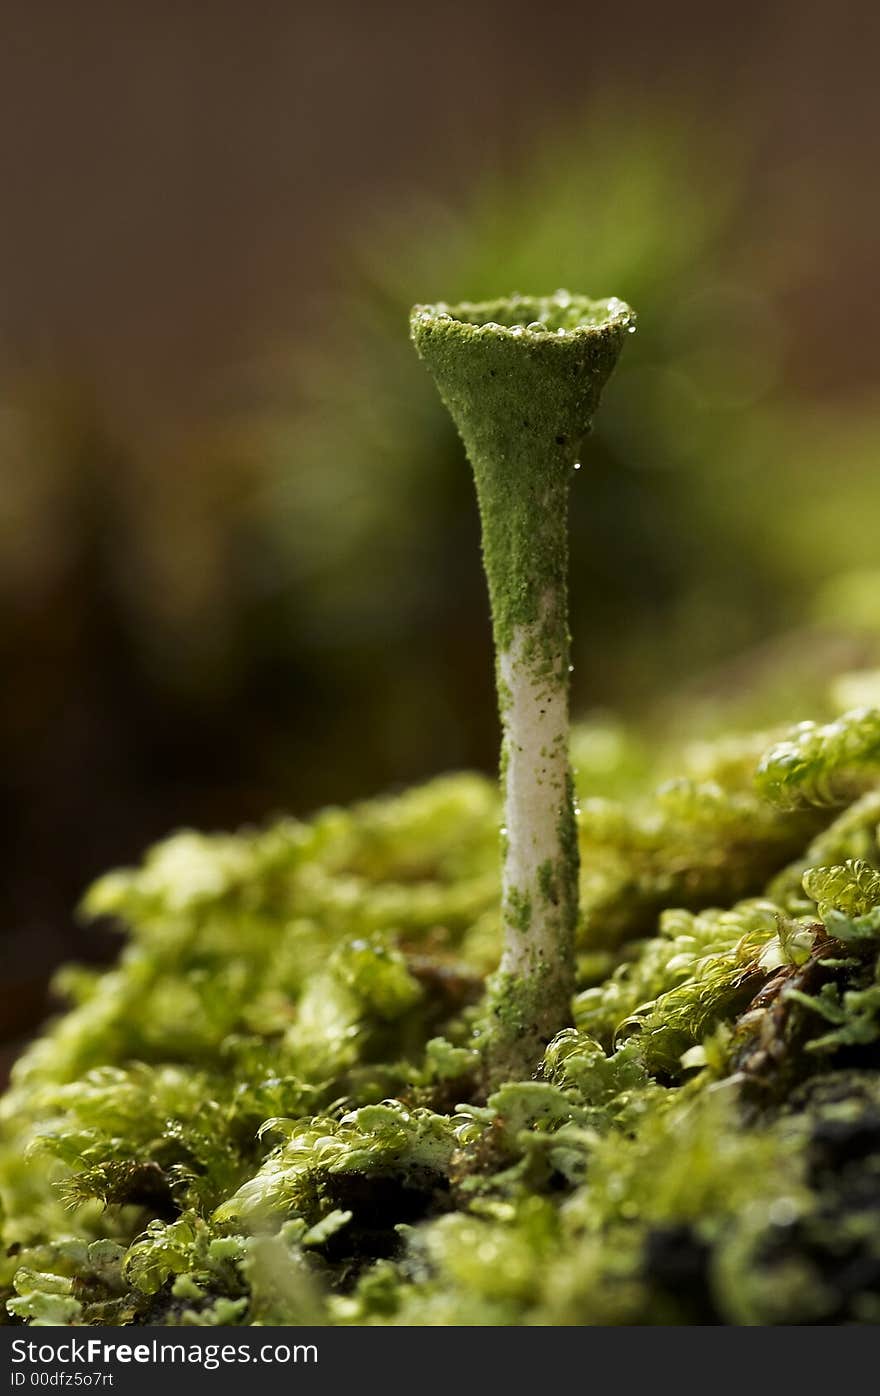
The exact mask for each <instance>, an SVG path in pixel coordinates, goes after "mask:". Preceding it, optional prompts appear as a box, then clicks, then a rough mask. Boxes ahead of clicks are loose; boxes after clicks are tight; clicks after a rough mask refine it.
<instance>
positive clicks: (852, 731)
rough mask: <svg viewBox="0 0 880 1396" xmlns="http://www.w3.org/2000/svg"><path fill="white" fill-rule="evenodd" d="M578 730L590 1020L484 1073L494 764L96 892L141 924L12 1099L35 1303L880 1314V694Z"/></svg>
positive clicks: (582, 945)
mask: <svg viewBox="0 0 880 1396" xmlns="http://www.w3.org/2000/svg"><path fill="white" fill-rule="evenodd" d="M573 748H574V760H575V765H576V766H577V767H578V768H579V770H580V772H581V775H580V777H579V780H581V781H582V782H583V790H582V792H581V797H582V798H581V806H580V810H579V837H580V844H581V861H582V867H583V869H584V871H583V873H582V886H581V924H580V929H579V962H578V965H579V989H578V994H577V997H576V999H575V1001H574V1012H573V1025H572V1026H571V1027H570V1028H569V1029H567V1030H566V1031H565V1032H563V1033H562V1034H561V1035H560V1036H559V1037H557V1038H556V1039H555V1040H554V1041H553V1042H552V1043H551V1044H550V1045H549V1046H548V1048H547V1051H546V1054H545V1056H544V1059H543V1061H542V1062H536V1063H535V1072H534V1076H533V1078H532V1079H531V1080H528V1081H518V1082H511V1083H508V1084H505V1085H503V1086H502V1087H501V1088H500V1089H498V1090H495V1091H494V1092H493V1093H492V1094H490V1095H489V1097H488V1099H487V1098H486V1096H485V1092H484V1090H483V1089H482V1086H481V1080H482V1073H481V1061H480V1056H479V1053H478V1051H477V1050H476V1047H475V1040H476V1039H475V1037H474V1026H475V1023H476V1022H477V1019H478V1016H479V1012H480V1002H481V997H482V992H483V982H484V979H485V977H486V975H487V974H488V973H489V972H491V970H492V969H493V968H494V966H495V964H496V963H497V958H498V953H499V906H498V902H499V889H498V872H497V866H498V845H499V822H500V821H499V804H498V795H497V790H496V787H495V784H494V783H493V782H491V781H489V780H488V779H484V778H482V777H479V776H476V775H454V776H450V777H446V778H442V779H438V780H435V781H432V782H431V783H429V784H427V785H425V786H422V787H421V788H418V789H414V790H411V791H408V792H406V793H404V794H401V795H399V796H395V797H392V798H387V799H381V800H376V801H373V802H370V803H367V804H362V805H359V806H356V807H354V808H351V809H328V810H325V811H323V812H322V813H320V814H318V815H317V816H316V817H315V818H313V819H311V820H309V821H307V822H297V821H294V820H284V821H281V822H280V823H276V824H274V825H273V826H271V827H268V828H266V829H262V830H246V831H244V832H242V833H240V834H237V835H231V836H227V835H214V836H205V835H201V834H197V833H192V832H184V833H180V834H177V835H175V836H174V837H172V838H171V839H169V840H167V841H166V842H164V843H162V844H160V845H159V846H158V847H157V848H155V849H153V850H152V851H151V852H150V853H149V854H148V855H147V857H146V859H145V861H144V863H143V865H142V866H141V867H140V868H138V869H135V870H133V871H125V872H118V873H113V874H111V875H109V876H108V877H105V878H104V879H102V880H101V881H100V882H99V883H98V884H97V885H96V886H95V887H94V888H93V889H92V890H91V892H90V893H89V895H88V897H87V899H86V902H85V912H86V914H88V915H91V916H96V917H97V916H100V917H111V918H113V919H114V920H115V921H117V922H118V924H119V925H120V927H121V928H122V929H123V931H124V934H125V937H126V945H125V948H124V949H123V951H122V953H121V956H120V958H119V961H118V963H117V964H116V966H115V967H113V968H112V969H110V970H109V971H106V972H93V971H86V970H84V969H79V968H74V969H70V970H67V971H65V972H64V973H63V974H62V975H61V976H60V980H59V990H60V992H62V993H63V994H64V995H65V996H66V997H67V999H68V1000H69V1003H70V1007H69V1008H68V1010H67V1011H66V1012H65V1014H64V1015H63V1016H61V1017H59V1018H58V1019H57V1020H56V1021H55V1022H54V1023H53V1024H51V1025H50V1026H49V1027H48V1029H47V1030H46V1032H45V1034H44V1035H43V1036H42V1037H41V1038H40V1039H39V1040H37V1041H36V1042H34V1043H33V1044H32V1046H31V1047H30V1048H29V1050H28V1051H27V1052H26V1053H25V1054H24V1056H23V1057H22V1058H21V1060H20V1061H19V1062H18V1064H17V1067H16V1069H15V1072H14V1078H13V1083H12V1086H11V1088H10V1090H9V1092H8V1094H7V1095H6V1097H5V1098H4V1100H3V1103H2V1123H0V1129H2V1135H0V1199H2V1212H0V1220H2V1232H3V1252H2V1260H0V1267H2V1268H0V1287H2V1289H3V1306H2V1307H3V1309H4V1310H5V1313H6V1317H7V1321H9V1322H13V1323H20V1322H30V1323H33V1324H44V1323H55V1324H57V1323H65V1324H124V1323H153V1324H155V1323H159V1324H175V1325H181V1324H184V1325H185V1324H249V1323H264V1324H265V1323H285V1324H352V1323H355V1324H406V1325H414V1324H419V1325H420V1324H501V1325H504V1324H543V1325H546V1324H682V1323H683V1324H703V1323H728V1324H729V1323H733V1324H791V1323H794V1324H805V1323H835V1322H845V1323H853V1322H856V1323H872V1322H875V1321H877V1320H878V1319H880V1073H878V1064H880V1050H878V1043H880V976H878V966H880V959H878V954H880V845H878V825H880V710H877V709H873V708H862V709H858V710H856V711H854V712H850V713H847V714H845V715H844V716H842V717H839V718H837V719H836V720H834V721H832V722H831V723H829V724H827V725H825V726H820V725H813V724H801V725H800V726H799V727H797V728H795V729H793V730H792V731H790V732H788V733H786V732H784V731H783V732H773V731H771V732H769V733H763V734H758V735H756V736H748V735H746V736H737V737H734V738H731V737H725V738H724V739H723V740H720V741H718V742H716V743H714V744H706V743H700V744H699V745H695V746H690V747H687V748H684V749H682V750H680V751H678V752H676V753H674V754H673V755H670V753H669V751H668V750H667V751H666V752H665V753H664V756H663V759H662V762H659V763H653V762H652V761H649V760H648V759H647V758H646V757H645V754H644V747H643V745H642V744H640V743H639V742H637V741H636V740H635V739H634V738H633V737H632V736H631V735H630V734H628V733H627V732H626V731H624V730H623V729H621V728H620V727H618V726H616V725H614V724H610V723H605V722H602V723H595V724H593V725H592V726H586V727H582V728H579V729H577V730H576V732H575V736H574V741H573ZM676 769H677V770H678V771H679V772H681V774H680V775H679V776H678V777H677V778H675V779H672V780H669V779H668V778H667V779H660V777H662V776H667V775H668V772H669V771H670V770H676ZM597 792H598V793H597ZM588 794H589V795H590V798H587V795H588Z"/></svg>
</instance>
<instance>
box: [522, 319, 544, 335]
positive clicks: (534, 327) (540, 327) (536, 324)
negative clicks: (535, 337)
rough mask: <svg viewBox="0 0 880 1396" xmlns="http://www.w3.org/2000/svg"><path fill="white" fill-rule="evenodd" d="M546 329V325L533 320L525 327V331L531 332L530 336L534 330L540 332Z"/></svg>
mask: <svg viewBox="0 0 880 1396" xmlns="http://www.w3.org/2000/svg"><path fill="white" fill-rule="evenodd" d="M546 328H547V327H546V325H544V324H542V322H541V321H540V320H533V321H532V323H531V324H530V325H526V329H527V330H531V332H532V334H534V333H535V331H536V330H539V331H540V330H544V329H546Z"/></svg>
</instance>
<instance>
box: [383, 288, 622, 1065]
mask: <svg viewBox="0 0 880 1396" xmlns="http://www.w3.org/2000/svg"><path fill="white" fill-rule="evenodd" d="M410 325H411V332H412V337H413V340H414V343H415V346H416V349H417V351H418V353H419V355H420V356H421V358H422V359H423V360H424V362H425V364H426V366H427V367H428V369H429V370H430V372H431V374H432V376H433V378H434V380H435V382H436V384H437V387H438V389H439V391H440V395H441V397H442V399H443V401H444V403H445V404H446V406H447V408H448V409H449V412H450V414H451V416H452V418H453V420H454V421H455V424H456V426H457V427H458V430H459V433H460V435H461V438H462V440H463V442H464V445H465V449H466V451H467V454H468V458H469V460H470V463H471V466H472V468H473V472H474V479H475V482H476V488H477V498H478V502H479V508H480V518H481V523H482V536H483V559H484V564H485V569H486V577H487V580H488V585H489V598H490V603H491V609H492V627H493V634H494V640H495V653H496V671H497V686H498V699H499V711H500V717H501V725H502V762H501V765H502V781H503V785H504V812H505V825H504V854H503V878H502V883H503V888H502V912H503V922H504V951H503V956H502V960H501V965H500V967H499V969H498V972H497V973H496V975H495V976H494V977H493V980H492V983H491V985H490V989H489V994H488V999H487V1006H488V1012H487V1015H486V1022H485V1026H484V1029H483V1031H484V1034H485V1046H486V1057H487V1063H488V1075H489V1079H490V1080H501V1079H510V1077H511V1076H515V1075H520V1074H523V1073H527V1074H531V1072H532V1071H533V1070H534V1069H535V1067H536V1065H537V1063H538V1061H539V1059H540V1056H541V1053H542V1052H543V1049H544V1047H545V1046H546V1044H547V1042H548V1041H550V1039H551V1038H552V1037H553V1036H554V1035H555V1034H556V1033H557V1032H558V1031H559V1030H560V1029H561V1028H563V1027H564V1026H566V1024H567V1023H568V1022H569V1019H570V1001H571V996H572V993H573V989H574V941H575V930H576V926H577V917H578V849H577V836H576V827H575V811H574V798H573V789H572V779H571V771H570V767H569V759H568V725H569V718H568V688H569V671H570V653H569V651H570V639H569V630H568V492H569V486H570V483H571V479H572V473H573V470H574V469H575V468H576V467H577V466H578V465H579V464H580V454H581V448H582V445H583V442H584V438H585V437H586V436H587V434H588V432H589V430H590V426H591V423H592V418H593V414H594V412H595V410H596V407H597V406H598V402H599V396H600V394H601V391H602V388H603V387H604V385H605V383H606V381H607V379H608V377H609V375H610V373H611V371H612V369H613V368H614V365H615V364H616V362H617V358H618V355H619V353H620V350H621V347H622V345H623V343H624V342H625V339H626V336H627V335H628V334H629V333H631V332H632V331H633V330H634V328H635V317H634V315H633V312H632V311H631V310H630V308H629V306H627V305H626V304H624V302H623V301H621V300H618V299H616V298H613V299H610V300H600V301H594V300H589V299H587V297H585V296H579V295H571V294H569V293H568V292H567V291H558V292H557V293H556V294H555V295H554V296H547V297H528V296H511V297H509V298H507V299H504V300H497V301H487V302H484V303H482V304H472V303H470V302H464V303H462V304H461V305H454V306H452V305H445V304H440V305H434V306H428V305H418V306H416V307H415V309H414V310H413V312H412V315H411V319H410Z"/></svg>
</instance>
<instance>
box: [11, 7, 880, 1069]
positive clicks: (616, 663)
mask: <svg viewBox="0 0 880 1396" xmlns="http://www.w3.org/2000/svg"><path fill="white" fill-rule="evenodd" d="M3 10H4V20H5V23H4V31H5V34H4V44H3V51H2V56H0V190H2V217H0V650H2V662H3V684H2V690H0V763H2V770H3V773H4V776H5V780H6V785H7V789H8V794H9V798H8V800H7V802H6V808H7V819H6V821H5V828H4V834H3V840H2V844H0V859H2V865H3V878H4V898H3V903H2V918H0V953H2V955H3V966H4V968H3V976H2V983H3V992H2V1003H0V1021H2V1024H3V1026H2V1035H3V1037H4V1038H5V1039H6V1040H7V1041H10V1042H11V1041H12V1040H14V1039H15V1038H17V1037H20V1036H21V1035H22V1034H24V1033H26V1032H27V1031H28V1029H29V1028H30V1026H31V1025H32V1024H33V1022H34V1021H35V1020H36V1019H37V1018H38V1017H39V1015H40V1013H41V1012H42V1011H43V1006H44V1002H45V997H44V996H45V985H46V980H47V976H48V974H49V972H50V971H51V969H52V967H53V966H54V965H55V964H56V963H57V962H58V961H59V959H62V958H66V957H69V956H70V955H71V954H76V955H84V956H90V957H94V956H101V955H103V954H106V953H108V949H109V942H108V941H107V939H106V938H105V936H104V934H103V933H102V932H100V931H95V930H89V929H87V928H85V927H83V926H81V925H79V924H78V923H77V921H76V919H75V917H74V914H73V908H74V907H75V904H76V902H77V900H78V898H79V896H80V895H81V893H82V891H83V889H84V887H85V886H86V885H87V884H88V882H89V880H90V879H91V878H93V877H94V876H95V875H96V874H98V873H99V872H100V871H102V870H103V869H105V868H106V867H108V866H110V865H113V864H116V863H126V862H131V861H132V860H134V859H135V858H136V857H137V856H138V854H139V852H140V850H141V849H142V848H143V846H144V845H145V844H146V843H148V842H149V841H151V840H154V839H155V838H157V837H159V836H161V835H162V834H163V833H164V832H166V831H167V830H169V829H172V828H174V827H177V826H181V825H198V826H201V827H205V828H217V827H223V826H234V825H237V824H240V823H242V822H245V821H252V820H258V819H262V818H264V817H266V816H267V815H269V814H271V813H272V812H274V811H278V810H281V809H284V810H291V811H294V812H296V813H303V814H305V813H307V812H308V811H309V810H311V809H313V808H314V807H315V806H317V805H319V804H322V803H326V802H333V801H344V800H349V799H351V798H354V797H357V796H359V795H364V794H368V793H371V792H373V791H375V790H379V789H387V788H389V787H394V786H396V785H399V784H402V783H404V782H407V781H410V780H414V779H417V778H420V777H422V776H425V775H427V774H429V773H432V772H434V771H437V770H440V769H444V768H449V767H458V766H463V765H475V766H479V767H482V768H484V769H491V768H492V766H493V765H494V762H495V759H496V747H497V732H496V724H495V716H494V702H493V697H492V668H491V654H490V648H489V640H488V636H489V631H488V619H487V613H486V601H485V595H484V587H483V581H482V576H481V572H480V564H479V557H478V530H477V521H476V515H475V508H474V502H473V497H472V490H471V484H470V480H469V477H468V471H467V468H466V465H465V464H464V462H463V459H462V455H461V450H460V448H459V446H458V444H457V442H456V439H455V437H454V434H453V432H452V429H451V427H450V425H449V423H448V422H447V420H446V419H445V417H444V414H443V412H442V410H441V409H440V406H439V403H438V402H437V400H436V398H435V395H434V392H433V389H432V388H431V385H430V384H429V382H428V380H427V378H426V376H425V375H424V373H423V371H422V370H421V368H420V366H419V365H418V363H417V362H416V360H415V357H414V355H413V353H412V351H411V349H410V346H409V345H408V343H407V336H406V311H407V308H408V306H409V304H410V303H411V302H412V301H414V300H430V299H435V298H447V299H459V298H463V297H471V298H479V297H482V296H490V295H495V294H498V293H500V292H506V291H509V290H513V289H518V290H522V291H538V292H544V291H552V290H553V289H555V288H556V287H557V286H560V285H570V286H572V287H575V288H577V289H581V290H585V291H587V292H589V293H592V294H595V295H609V294H616V295H619V296H622V297H624V298H625V299H627V300H629V301H630V302H631V303H632V304H633V305H634V306H636V307H637V309H638V311H639V313H640V332H639V334H638V335H637V337H636V338H635V339H634V340H633V341H632V343H631V344H630V345H628V346H627V350H626V357H625V361H624V363H623V364H622V366H621V369H620V371H619V373H618V375H617V376H616V378H615V379H614V381H613V383H612V385H611V387H610V388H609V390H608V393H607V398H606V402H605V405H604V408H603V411H602V414H601V417H600V419H599V421H598V423H597V429H596V432H595V435H594V437H593V440H592V445H591V450H590V453H589V459H588V460H585V466H586V467H587V468H585V469H584V470H583V472H582V473H581V475H580V476H579V477H578V479H577V482H576V488H575V490H574V497H573V519H572V538H573V554H574V556H573V581H572V590H573V613H574V614H573V629H574V638H575V646H576V651H575V652H576V656H577V667H576V673H575V704H576V706H577V707H578V708H579V709H581V710H586V709H587V708H595V707H597V706H598V707H604V708H606V709H613V710H615V711H620V712H622V713H624V714H628V715H632V714H639V713H642V712H645V711H648V710H650V711H651V712H654V713H656V712H657V711H661V710H662V708H663V704H664V702H667V701H668V702H669V703H670V705H671V706H672V707H674V706H675V704H674V702H673V700H672V698H671V697H670V695H672V694H674V693H678V692H680V691H681V688H682V685H684V686H685V688H686V687H687V685H688V684H692V685H693V686H694V691H695V692H706V693H709V694H712V693H714V694H716V695H717V694H718V693H724V692H725V691H726V690H728V689H730V688H735V689H738V690H740V691H747V690H748V684H749V675H750V673H752V672H753V667H754V665H755V664H758V665H760V663H761V656H762V655H763V654H765V653H766V651H767V647H768V646H769V647H770V650H771V651H772V652H773V654H774V656H775V658H776V660H778V657H779V654H780V648H779V647H780V646H782V647H783V648H782V650H781V653H782V654H783V656H784V655H785V654H789V653H790V655H791V665H790V672H791V683H790V689H791V693H790V694H789V695H788V697H789V698H792V701H794V702H795V704H796V697H797V685H798V682H799V680H800V675H801V672H802V665H803V660H804V656H805V655H806V656H807V658H809V655H810V654H811V653H812V652H813V651H814V649H815V648H816V647H818V648H819V649H821V648H822V647H823V646H828V645H832V646H833V645H838V646H843V647H844V650H846V651H847V654H848V652H849V651H848V649H847V647H849V648H853V649H854V662H856V663H857V662H859V648H860V646H864V645H866V644H869V637H870V636H872V635H876V631H877V627H878V621H880V586H874V585H873V583H872V577H873V575H874V574H873V573H872V572H871V568H872V567H874V566H875V564H876V556H877V538H878V527H877V521H878V510H880V476H878V471H877V448H878V444H880V403H878V400H877V394H876V385H877V379H878V367H880V333H878V325H877V306H878V304H880V294H878V293H880V259H878V257H877V252H876V247H877V233H878V226H880V218H878V213H880V208H878V204H880V187H878V180H877V178H876V151H877V137H878V120H877V111H876V105H877V95H876V80H875V68H876V54H877V51H878V41H880V18H878V10H877V7H876V6H875V5H874V4H872V3H869V0H863V3H851V4H847V3H837V4H834V5H832V4H826V3H810V0H777V2H776V3H773V2H772V0H770V3H767V0H765V3H754V0H739V3H737V4H736V5H733V4H730V5H717V6H707V5H705V4H703V3H696V0H694V3H678V2H677V0H669V3H667V4H665V5H663V6H657V5H656V4H652V3H648V2H647V0H632V3H630V4H629V5H627V6H604V7H597V6H586V5H581V4H575V3H553V0H550V2H549V3H545V4H543V5H540V6H536V5H535V4H534V3H533V0H503V3H502V0H470V3H467V4H465V3H456V0H447V3H445V4H443V5H433V4H425V5H409V4H403V3H390V0H376V3H373V4H371V5H364V4H363V3H354V0H342V2H341V3H333V4H324V5H317V4H313V3H305V4H297V3H292V0H251V2H250V3H248V4H243V3H241V0H212V3H210V4H204V5H185V4H180V3H173V4H172V3H171V2H170V0H113V2H112V3H111V0H77V3H76V4H70V3H69V0H38V3H33V0H5V4H4V6H3ZM843 622H845V624H843ZM792 634H793V635H794V637H795V638H794V639H792V638H791V637H792ZM785 646H788V649H787V650H786V649H785ZM774 647H775V648H774ZM744 656H745V657H744ZM756 656H757V658H756ZM785 668H786V666H785V665H784V664H783V666H782V669H783V671H785ZM778 669H779V665H778V663H777V670H778Z"/></svg>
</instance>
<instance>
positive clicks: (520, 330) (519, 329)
mask: <svg viewBox="0 0 880 1396" xmlns="http://www.w3.org/2000/svg"><path fill="white" fill-rule="evenodd" d="M525 332H526V327H525V325H511V327H510V333H511V334H515V335H516V337H517V339H519V337H520V335H523V334H525Z"/></svg>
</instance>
